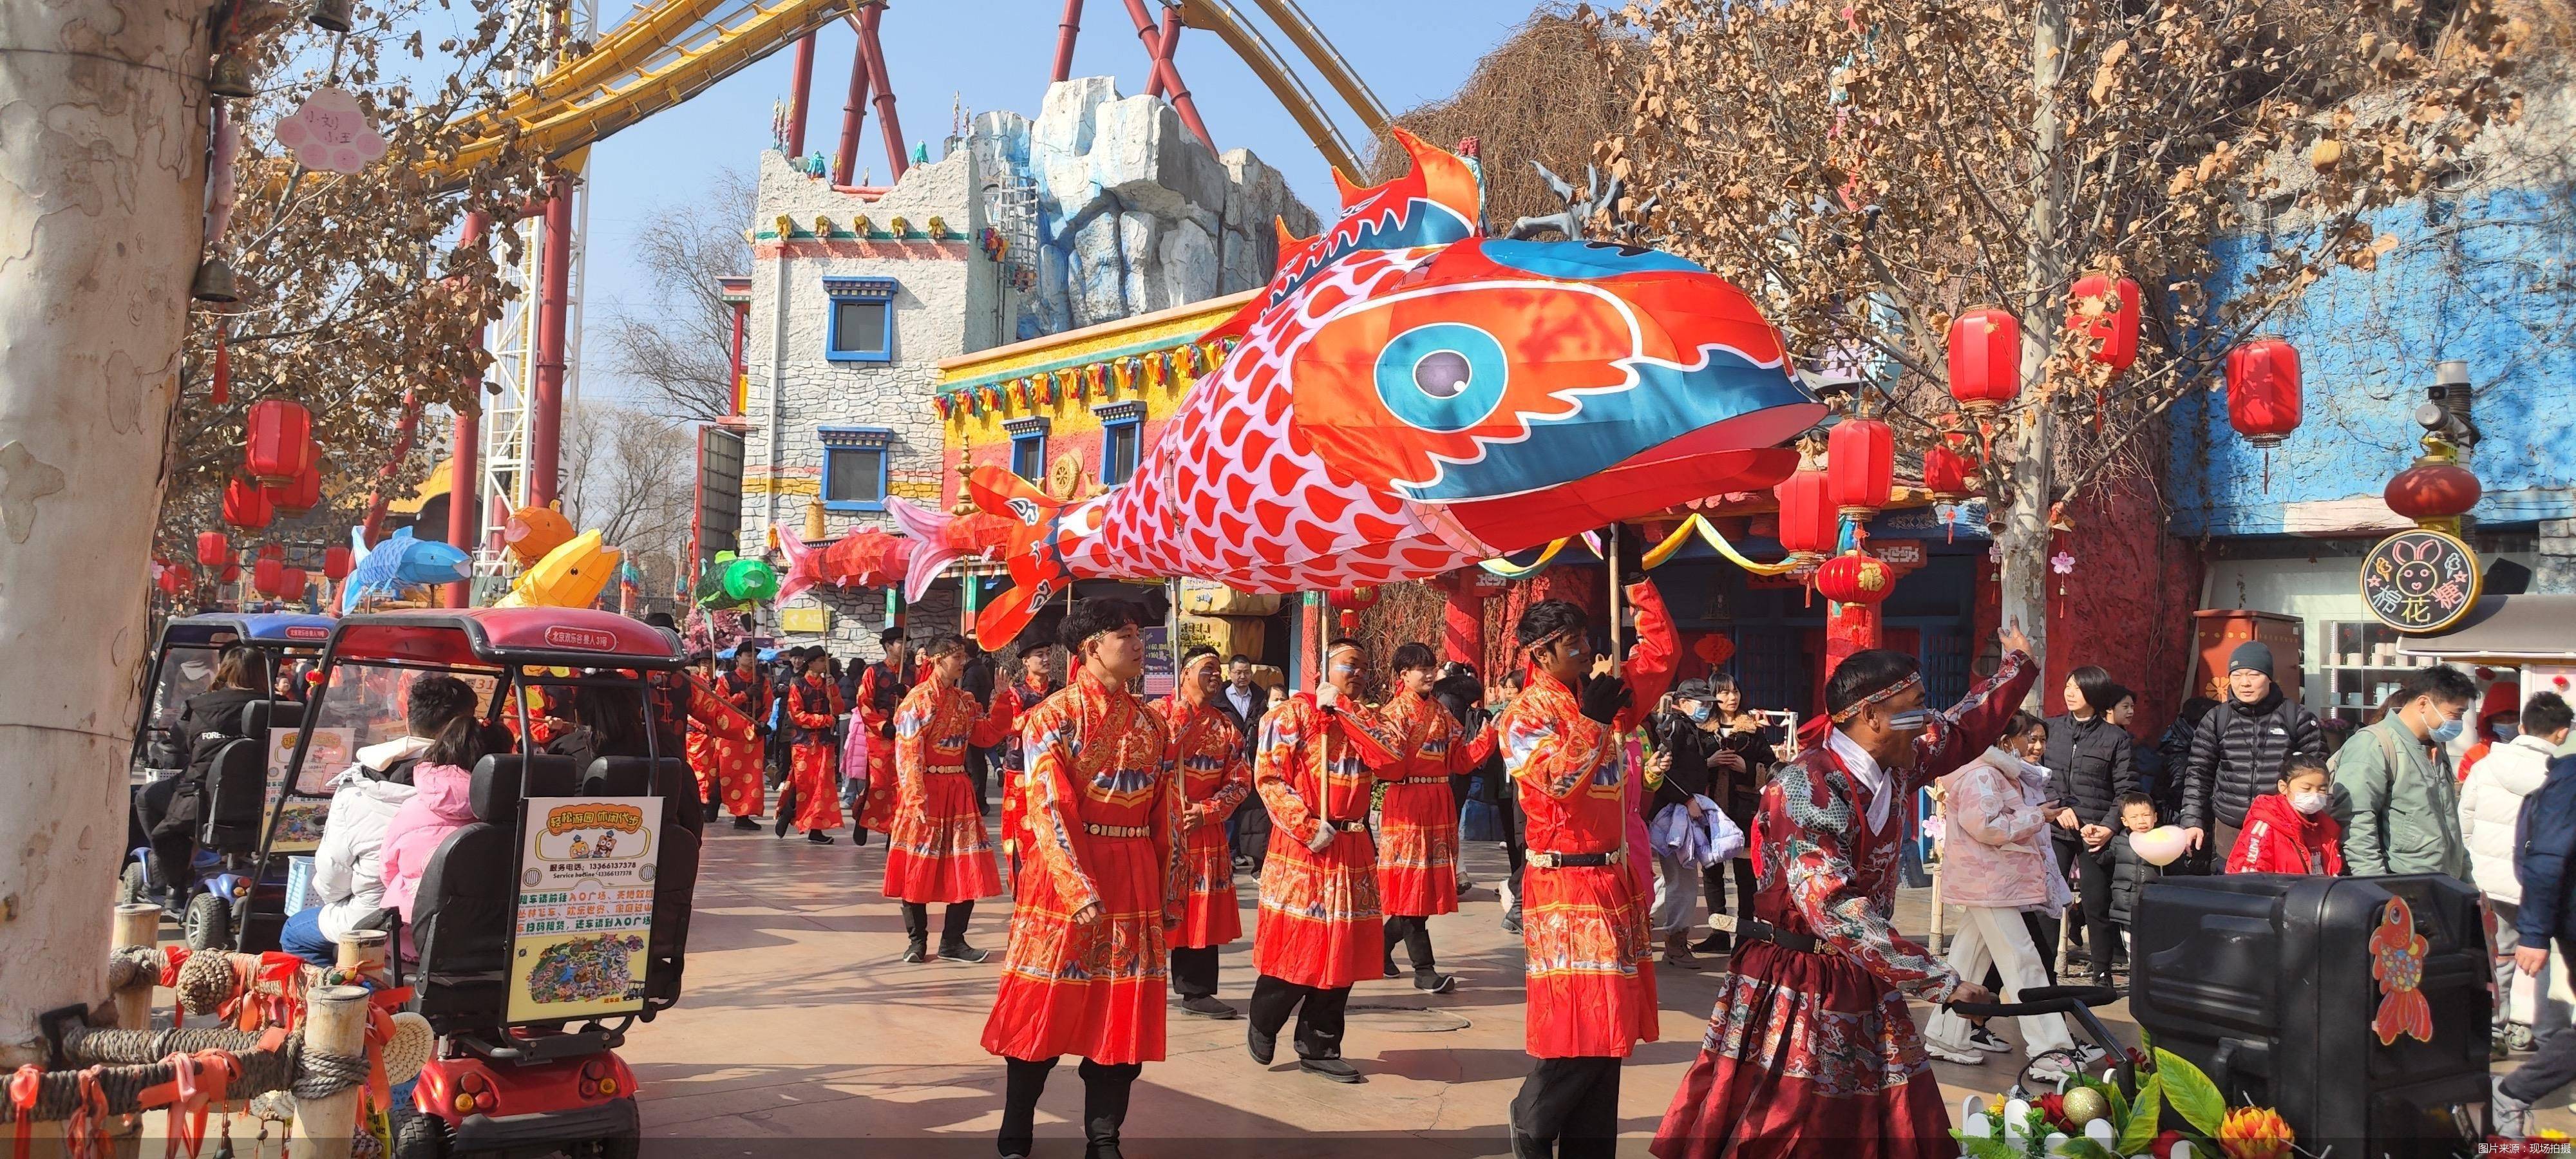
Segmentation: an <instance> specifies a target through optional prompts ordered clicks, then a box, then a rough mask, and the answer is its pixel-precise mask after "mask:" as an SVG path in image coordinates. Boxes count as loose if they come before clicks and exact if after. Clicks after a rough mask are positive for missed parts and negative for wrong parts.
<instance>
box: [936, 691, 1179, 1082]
mask: <svg viewBox="0 0 2576 1159" xmlns="http://www.w3.org/2000/svg"><path fill="white" fill-rule="evenodd" d="M1020 737H1021V740H1022V743H1024V744H1025V745H1026V746H1027V751H1028V760H1029V769H1028V832H1029V837H1030V841H1029V846H1028V848H1026V849H1024V850H1022V857H1023V858H1024V859H1025V861H1024V872H1023V873H1022V874H1021V877H1020V881H1019V887H1018V895H1017V897H1016V899H1015V901H1014V903H1013V905H1012V907H1011V945H1010V949H1009V951H1008V953H1007V954H1006V955H1005V957H1004V959H1003V963H1002V986H1001V992H1000V993H999V994H998V995H996V996H995V997H994V999H993V1013H992V1016H991V1017H990V1018H988V1019H987V1020H986V1021H985V1023H984V1049H985V1050H987V1051H990V1052H991V1053H993V1054H997V1055H1002V1056H1004V1057H1006V1058H1015V1059H1030V1060H1037V1059H1052V1058H1055V1057H1057V1056H1059V1055H1066V1054H1078V1055H1081V1056H1082V1057H1084V1058H1085V1059H1089V1060H1091V1061H1093V1062H1096V1063H1110V1064H1118V1063H1141V1062H1153V1061H1158V1060H1160V1059H1161V1058H1162V1057H1163V1014H1164V993H1165V976H1166V966H1165V964H1164V956H1165V943H1164V929H1165V927H1166V923H1169V922H1176V921H1178V920H1179V914H1180V897H1179V891H1178V890H1177V888H1175V886H1176V883H1178V882H1179V881H1181V880H1182V879H1183V877H1182V873H1181V869H1180V866H1179V859H1180V851H1181V847H1182V838H1181V816H1182V810H1183V805H1182V801H1181V779H1180V777H1179V776H1178V775H1176V774H1175V773H1174V772H1173V770H1172V769H1171V764H1170V758H1169V747H1168V743H1167V741H1166V739H1165V736H1164V732H1163V722H1162V718H1161V717H1159V716H1156V715H1155V714H1154V712H1153V710H1152V709H1150V708H1148V707H1146V705H1145V702H1144V701H1142V700H1139V699H1137V698H1136V697H1135V696H1134V695H1132V694H1130V693H1129V692H1128V691H1127V690H1126V689H1123V688H1110V687H1106V686H1104V685H1103V684H1101V683H1100V681H1099V680H1098V679H1097V678H1095V677H1093V676H1092V675H1091V674H1090V673H1089V672H1084V673H1082V674H1081V675H1080V676H1079V677H1077V678H1076V680H1075V682H1074V683H1073V685H1072V686H1070V687H1068V688H1066V689H1065V690H1064V691H1063V692H1060V693H1057V694H1056V695H1055V696H1053V697H1050V698H1049V699H1048V700H1047V701H1046V703H1044V704H1041V705H1039V706H1038V707H1037V709H1036V710H1035V711H1033V712H1031V713H1029V714H1028V716H1027V718H1026V719H1025V720H1023V721H1022V722H1021V726H1020ZM1095 903H1096V904H1098V905H1099V906H1100V908H1101V918H1100V921H1099V922H1098V924H1096V925H1094V926H1090V927H1083V926H1078V925H1076V924H1074V921H1073V915H1074V914H1075V913H1077V912H1080V911H1081V910H1082V909H1083V907H1085V906H1087V905H1091V904H1095Z"/></svg>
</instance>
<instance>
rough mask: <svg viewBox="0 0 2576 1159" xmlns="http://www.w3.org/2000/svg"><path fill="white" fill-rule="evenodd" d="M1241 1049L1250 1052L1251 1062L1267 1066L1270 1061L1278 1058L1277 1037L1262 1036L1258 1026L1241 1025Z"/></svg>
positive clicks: (1270, 1035) (1249, 1023) (1252, 1024)
mask: <svg viewBox="0 0 2576 1159" xmlns="http://www.w3.org/2000/svg"><path fill="white" fill-rule="evenodd" d="M1243 1048H1244V1049H1245V1050H1247V1051H1250V1052H1252V1061H1254V1062H1257V1063H1260V1064H1261V1065H1263V1066H1268V1065H1270V1060H1271V1059H1274V1058H1277V1057H1279V1036H1278V1035H1276V1034H1263V1033H1261V1027H1260V1026H1259V1025H1258V1024H1255V1023H1251V1022H1246V1023H1244V1024H1243Z"/></svg>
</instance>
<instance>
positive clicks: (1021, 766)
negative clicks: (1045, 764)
mask: <svg viewBox="0 0 2576 1159" xmlns="http://www.w3.org/2000/svg"><path fill="white" fill-rule="evenodd" d="M1053 695H1055V690H1054V689H1052V688H1047V687H1032V686H1031V685H1030V684H1029V683H1028V682H1027V681H1026V680H1023V681H1021V682H1020V683H1017V684H1013V685H1011V686H1010V687H1008V688H997V689H995V690H993V715H995V716H999V717H1001V718H1003V719H1004V720H1007V721H1010V722H1012V724H1011V726H1010V729H1009V732H1008V734H1007V735H1005V736H1004V737H1003V743H1004V746H1005V747H1004V751H1003V752H1002V753H1001V754H1000V756H1001V759H1002V770H1003V771H1002V830H1001V832H1000V833H999V834H997V836H998V837H999V838H1000V839H1001V846H1002V855H1003V856H1004V857H1009V856H1011V855H1013V854H1015V853H1017V852H1019V850H1020V849H1021V847H1023V846H1025V845H1027V844H1028V834H1027V833H1026V832H1024V831H1023V828H1022V825H1021V821H1022V819H1023V817H1024V816H1025V815H1026V813H1027V812H1028V794H1027V793H1025V792H1023V791H1022V790H1021V778H1022V776H1023V775H1024V774H1026V773H1027V772H1028V767H1029V762H1028V755H1027V752H1026V750H1025V748H1024V746H1023V745H1022V743H1021V741H1020V731H1019V725H1018V721H1019V720H1020V719H1021V718H1023V717H1026V716H1027V715H1028V714H1029V713H1030V712H1032V711H1034V710H1036V708H1037V706H1038V705H1040V704H1043V703H1045V702H1046V698H1047V697H1050V696H1053ZM1006 706H1007V707H1006Z"/></svg>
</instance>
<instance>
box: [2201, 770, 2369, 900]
mask: <svg viewBox="0 0 2576 1159" xmlns="http://www.w3.org/2000/svg"><path fill="white" fill-rule="evenodd" d="M2333 785H2334V780H2333V778H2332V777H2330V776H2328V775H2327V773H2326V759H2325V758H2324V757H2321V756H2317V755H2315V754H2312V753H2293V754H2291V756H2290V759H2289V761H2288V762H2287V763H2286V764H2284V765H2283V766H2282V769H2281V782H2280V787H2281V791H2280V792H2278V793H2276V794H2273V795H2272V796H2269V797H2257V798H2255V799H2254V805H2253V807H2252V808H2250V809H2247V810H2246V811H2245V827H2244V829H2243V830H2241V831H2239V832H2238V833H2237V834H2236V849H2235V851H2234V852H2232V853H2230V854H2228V855H2227V872H2229V873H2322V874H2327V875H2329V876H2337V877H2339V876H2342V874H2343V826H2341V825H2338V824H2336V823H2335V819H2334V817H2333V816H2332V815H2330V814H2328V813H2327V811H2326V810H2327V807H2328V806H2330V805H2332V804H2333V803H2334V788H2333Z"/></svg>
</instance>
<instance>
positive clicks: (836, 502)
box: [815, 427, 894, 511]
mask: <svg viewBox="0 0 2576 1159" xmlns="http://www.w3.org/2000/svg"><path fill="white" fill-rule="evenodd" d="M815 433H816V434H817V435H818V436H820V437H821V439H822V442H823V487H822V491H823V509H824V510H826V511H883V510H885V509H886V505H885V501H886V460H887V459H888V458H889V457H890V456H891V455H892V454H893V452H894V431H893V430H892V429H891V428H888V427H822V428H819V429H818V430H817V431H816V432H815Z"/></svg>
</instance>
